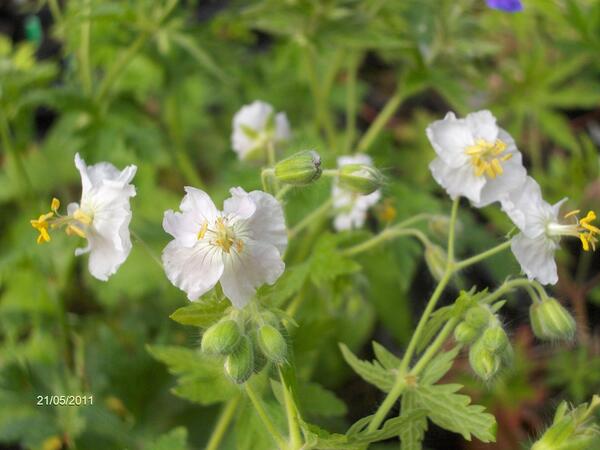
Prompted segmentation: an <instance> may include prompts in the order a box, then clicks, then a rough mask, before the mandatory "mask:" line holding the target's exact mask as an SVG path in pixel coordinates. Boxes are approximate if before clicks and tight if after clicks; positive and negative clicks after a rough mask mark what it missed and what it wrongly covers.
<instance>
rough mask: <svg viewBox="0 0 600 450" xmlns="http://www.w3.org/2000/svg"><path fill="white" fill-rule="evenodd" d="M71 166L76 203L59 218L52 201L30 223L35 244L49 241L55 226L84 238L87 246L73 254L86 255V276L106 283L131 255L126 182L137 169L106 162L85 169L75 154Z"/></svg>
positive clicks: (128, 186)
mask: <svg viewBox="0 0 600 450" xmlns="http://www.w3.org/2000/svg"><path fill="white" fill-rule="evenodd" d="M75 166H76V167H77V169H78V170H79V173H80V174H81V184H82V193H81V201H80V203H70V204H69V205H68V206H67V214H68V215H66V216H63V215H61V214H59V212H58V208H59V207H60V202H59V201H58V199H54V200H52V206H51V210H52V211H51V212H48V213H47V214H43V215H42V216H40V217H39V218H38V219H37V220H32V221H31V224H32V226H33V227H34V228H35V229H37V230H38V231H39V232H40V236H39V237H38V243H43V242H48V241H50V234H49V230H52V229H55V228H59V227H64V228H65V231H66V232H67V234H69V235H77V236H80V237H83V238H85V239H87V245H86V246H85V247H84V248H78V249H76V250H75V255H76V256H79V255H83V254H85V253H89V254H90V257H89V263H88V267H89V270H90V273H91V274H92V275H93V276H94V277H95V278H97V279H99V280H102V281H106V280H107V279H108V277H110V276H111V275H113V274H114V273H115V272H116V271H117V269H118V268H119V266H120V265H121V264H123V262H124V261H125V260H126V259H127V257H128V256H129V253H130V252H131V238H130V235H129V223H130V222H131V206H130V204H129V201H130V198H131V197H134V196H135V187H134V186H133V185H132V184H130V182H131V180H132V179H133V177H134V176H135V173H136V171H137V167H136V166H135V165H130V166H127V167H126V168H125V169H123V170H122V171H120V170H118V169H117V168H116V167H115V166H113V165H112V164H110V163H107V162H101V163H98V164H94V165H92V166H87V165H86V164H85V161H84V160H83V159H82V158H81V157H80V156H79V154H76V155H75Z"/></svg>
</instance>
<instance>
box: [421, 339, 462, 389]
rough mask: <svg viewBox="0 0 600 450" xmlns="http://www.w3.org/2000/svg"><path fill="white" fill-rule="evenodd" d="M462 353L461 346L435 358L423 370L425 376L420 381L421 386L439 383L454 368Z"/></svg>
mask: <svg viewBox="0 0 600 450" xmlns="http://www.w3.org/2000/svg"><path fill="white" fill-rule="evenodd" d="M459 351H460V346H458V345H457V346H456V347H454V348H453V349H452V350H450V351H448V352H442V353H439V354H438V355H437V356H436V357H435V358H433V359H432V360H431V361H430V362H429V364H427V366H426V367H425V370H423V374H422V375H421V377H420V379H419V384H435V383H437V382H438V381H439V380H440V379H441V378H442V377H443V376H444V375H446V373H448V371H449V370H450V368H451V367H452V364H453V363H454V359H455V358H456V356H457V355H458V352H459Z"/></svg>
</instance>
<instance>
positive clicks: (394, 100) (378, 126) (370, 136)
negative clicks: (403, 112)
mask: <svg viewBox="0 0 600 450" xmlns="http://www.w3.org/2000/svg"><path fill="white" fill-rule="evenodd" d="M401 103H402V93H401V90H400V88H399V87H398V88H397V89H396V92H395V93H394V95H392V96H391V97H390V99H389V100H388V101H387V103H386V104H385V106H384V107H383V109H382V110H381V111H380V112H379V114H378V115H377V117H376V118H375V120H374V121H373V123H372V124H371V126H370V127H369V129H368V130H367V132H366V133H365V134H364V136H363V137H362V138H361V139H360V141H359V142H358V145H357V147H356V151H357V152H366V151H368V150H369V148H370V147H371V144H373V142H374V141H375V139H376V138H377V136H379V133H381V130H382V129H383V127H385V125H386V124H387V123H388V122H389V120H390V118H391V117H392V116H393V115H394V113H395V112H396V110H397V109H398V108H399V107H400V104H401Z"/></svg>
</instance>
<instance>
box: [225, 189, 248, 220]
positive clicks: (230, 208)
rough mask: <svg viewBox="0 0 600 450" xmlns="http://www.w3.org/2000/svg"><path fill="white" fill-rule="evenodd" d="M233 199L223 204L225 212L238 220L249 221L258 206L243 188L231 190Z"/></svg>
mask: <svg viewBox="0 0 600 450" xmlns="http://www.w3.org/2000/svg"><path fill="white" fill-rule="evenodd" d="M229 193H230V194H231V197H230V198H228V199H227V200H225V202H224V203H223V212H224V213H225V214H227V215H228V216H232V217H234V218H237V219H248V218H249V217H251V216H252V215H253V214H254V213H255V211H256V205H255V204H254V202H253V201H252V199H251V198H250V196H249V195H248V193H247V192H246V191H245V190H243V189H242V188H241V187H237V188H231V189H230V190H229Z"/></svg>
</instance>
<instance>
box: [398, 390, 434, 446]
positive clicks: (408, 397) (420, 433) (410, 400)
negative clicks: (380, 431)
mask: <svg viewBox="0 0 600 450" xmlns="http://www.w3.org/2000/svg"><path fill="white" fill-rule="evenodd" d="M417 406H418V404H417V399H416V398H415V394H414V392H413V391H406V392H405V393H404V394H403V395H402V400H401V404H400V407H401V409H400V412H401V414H400V417H406V416H408V415H409V414H410V413H411V412H412V411H414V410H415V409H417ZM426 431H427V417H422V418H420V419H418V420H413V421H411V422H410V423H409V424H408V426H406V427H405V428H404V429H403V430H402V431H401V432H400V442H401V446H400V449H401V450H421V449H422V448H423V446H422V442H423V438H424V437H425V432H426Z"/></svg>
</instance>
